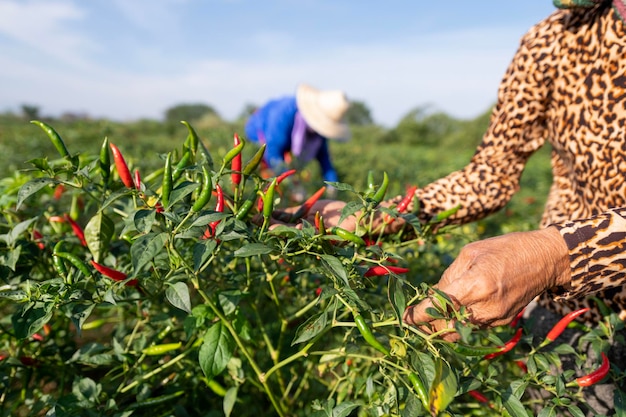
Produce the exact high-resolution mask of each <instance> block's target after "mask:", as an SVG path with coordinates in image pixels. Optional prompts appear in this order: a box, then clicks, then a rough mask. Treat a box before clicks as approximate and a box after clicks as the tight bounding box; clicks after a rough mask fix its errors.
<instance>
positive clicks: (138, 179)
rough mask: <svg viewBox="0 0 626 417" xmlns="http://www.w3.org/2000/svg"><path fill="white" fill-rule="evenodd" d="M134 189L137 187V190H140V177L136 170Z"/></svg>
mask: <svg viewBox="0 0 626 417" xmlns="http://www.w3.org/2000/svg"><path fill="white" fill-rule="evenodd" d="M135 187H137V189H138V190H140V189H141V175H140V174H139V170H138V169H136V170H135Z"/></svg>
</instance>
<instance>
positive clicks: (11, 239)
mask: <svg viewBox="0 0 626 417" xmlns="http://www.w3.org/2000/svg"><path fill="white" fill-rule="evenodd" d="M36 220H37V218H36V217H33V218H32V219H28V220H25V221H23V222H20V223H18V224H16V225H15V226H13V228H12V229H11V230H10V231H9V233H7V234H6V235H0V240H4V241H5V242H6V244H7V245H9V246H11V247H13V246H14V245H15V242H17V238H18V237H19V236H20V235H21V234H22V233H24V232H25V231H27V230H28V228H29V227H30V225H31V224H33V222H35V221H36Z"/></svg>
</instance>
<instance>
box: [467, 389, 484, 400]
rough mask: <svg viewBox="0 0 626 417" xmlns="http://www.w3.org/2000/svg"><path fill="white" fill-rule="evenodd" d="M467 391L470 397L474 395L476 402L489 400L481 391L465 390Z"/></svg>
mask: <svg viewBox="0 0 626 417" xmlns="http://www.w3.org/2000/svg"><path fill="white" fill-rule="evenodd" d="M467 393H468V394H469V395H471V396H472V397H474V398H475V399H476V400H477V401H478V402H481V403H488V402H489V399H488V398H487V397H485V395H484V394H483V393H482V392H479V391H476V390H470V391H467Z"/></svg>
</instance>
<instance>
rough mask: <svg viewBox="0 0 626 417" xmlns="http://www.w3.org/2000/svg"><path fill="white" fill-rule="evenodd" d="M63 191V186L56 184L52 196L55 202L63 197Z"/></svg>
mask: <svg viewBox="0 0 626 417" xmlns="http://www.w3.org/2000/svg"><path fill="white" fill-rule="evenodd" d="M64 191H65V185H63V184H58V185H57V186H56V187H55V188H54V194H53V198H54V199H55V200H60V199H61V196H62V195H63V192H64Z"/></svg>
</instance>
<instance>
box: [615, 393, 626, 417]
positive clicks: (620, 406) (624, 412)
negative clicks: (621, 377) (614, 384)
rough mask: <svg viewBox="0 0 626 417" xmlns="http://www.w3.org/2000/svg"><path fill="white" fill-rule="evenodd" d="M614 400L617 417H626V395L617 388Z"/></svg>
mask: <svg viewBox="0 0 626 417" xmlns="http://www.w3.org/2000/svg"><path fill="white" fill-rule="evenodd" d="M613 398H614V400H613V401H614V403H615V416H616V417H626V393H624V391H622V390H620V389H619V388H615V390H614V391H613Z"/></svg>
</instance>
